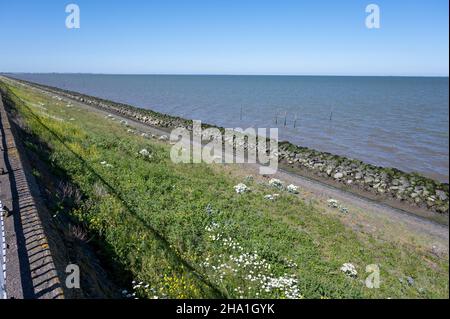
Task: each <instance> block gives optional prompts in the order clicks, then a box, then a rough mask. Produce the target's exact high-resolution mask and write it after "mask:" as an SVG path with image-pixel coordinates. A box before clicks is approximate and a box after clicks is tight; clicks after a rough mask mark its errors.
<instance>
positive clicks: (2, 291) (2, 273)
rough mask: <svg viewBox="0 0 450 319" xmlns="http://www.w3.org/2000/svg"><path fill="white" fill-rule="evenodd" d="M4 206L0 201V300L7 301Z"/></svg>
mask: <svg viewBox="0 0 450 319" xmlns="http://www.w3.org/2000/svg"><path fill="white" fill-rule="evenodd" d="M3 213H4V210H3V204H2V202H1V201H0V265H1V267H0V299H6V286H5V285H6V241H5V222H4V219H3Z"/></svg>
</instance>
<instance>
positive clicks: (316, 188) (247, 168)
mask: <svg viewBox="0 0 450 319" xmlns="http://www.w3.org/2000/svg"><path fill="white" fill-rule="evenodd" d="M8 80H10V79H8ZM28 87H30V88H31V89H33V90H35V91H38V92H41V93H42V92H43V93H45V94H47V95H51V96H54V95H58V94H57V93H55V92H49V91H45V90H43V89H41V88H36V87H33V86H28ZM60 97H61V98H62V99H63V100H65V101H70V102H71V103H72V105H74V106H77V107H80V108H83V109H86V110H88V111H91V112H96V113H99V114H102V115H104V116H106V115H108V114H110V112H107V111H104V110H101V109H98V108H95V107H92V106H89V105H87V104H84V103H80V102H78V101H75V100H71V99H68V98H66V97H63V96H61V95H60ZM113 115H114V117H115V118H116V119H119V120H122V119H123V120H126V121H127V122H128V125H129V126H131V127H132V128H134V129H136V130H138V131H139V132H142V133H144V132H145V133H148V134H155V135H168V131H167V130H162V129H160V128H156V127H152V126H150V125H147V124H143V123H141V122H138V121H136V120H133V119H130V118H126V117H123V116H121V115H118V114H113ZM233 166H234V168H233V169H234V170H236V169H238V167H240V168H244V169H243V170H242V169H240V168H239V169H240V172H238V173H237V174H252V175H254V176H255V177H256V178H262V177H261V176H259V174H258V168H259V166H258V165H257V164H244V165H242V164H239V165H233ZM271 177H274V178H278V179H280V180H282V181H284V182H285V183H287V184H290V183H292V184H294V185H297V186H299V187H300V194H299V196H301V197H303V198H304V199H305V200H309V201H311V202H314V203H315V204H316V205H317V206H318V208H319V209H321V210H323V211H324V212H326V213H329V214H335V215H336V216H337V217H338V218H340V219H341V220H342V222H343V223H344V224H346V225H347V226H349V227H351V228H352V229H354V230H356V231H360V232H367V233H371V234H373V235H374V236H376V237H379V238H380V239H382V240H390V241H396V242H402V243H405V244H407V245H414V246H415V247H417V248H419V249H424V250H427V251H430V252H432V253H433V254H435V255H438V256H442V257H446V256H448V251H449V228H448V226H446V225H442V224H439V223H437V222H434V221H431V220H428V219H426V218H423V217H420V216H416V215H414V214H411V213H408V212H406V211H402V210H400V209H396V208H393V207H391V206H388V205H386V204H383V203H378V202H376V201H373V200H371V199H368V198H365V197H362V196H359V195H356V194H353V193H350V192H346V191H344V190H341V189H339V188H336V187H333V186H330V185H327V184H324V183H322V182H320V181H316V180H312V179H310V178H307V177H304V176H300V175H297V174H293V173H290V172H287V171H284V170H282V169H279V170H278V172H277V174H275V175H274V176H271ZM331 198H333V199H336V200H338V201H339V202H340V204H341V205H343V206H345V207H347V208H348V210H349V213H348V214H342V213H340V212H339V211H338V210H336V209H332V208H329V207H328V205H327V200H328V199H331Z"/></svg>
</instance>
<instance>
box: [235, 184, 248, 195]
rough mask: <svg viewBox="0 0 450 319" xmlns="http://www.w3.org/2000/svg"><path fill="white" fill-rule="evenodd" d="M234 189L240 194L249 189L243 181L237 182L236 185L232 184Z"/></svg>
mask: <svg viewBox="0 0 450 319" xmlns="http://www.w3.org/2000/svg"><path fill="white" fill-rule="evenodd" d="M234 190H235V191H236V193H238V194H242V193H245V192H247V191H248V190H249V188H248V187H247V185H245V184H243V183H239V184H237V185H236V186H234Z"/></svg>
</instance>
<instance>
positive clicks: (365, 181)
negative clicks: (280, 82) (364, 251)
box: [3, 74, 449, 224]
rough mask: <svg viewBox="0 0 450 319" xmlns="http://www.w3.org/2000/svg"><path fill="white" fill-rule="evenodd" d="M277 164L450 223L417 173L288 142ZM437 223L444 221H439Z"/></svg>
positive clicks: (89, 99) (136, 111)
mask: <svg viewBox="0 0 450 319" xmlns="http://www.w3.org/2000/svg"><path fill="white" fill-rule="evenodd" d="M3 76H6V77H7V78H10V79H11V80H14V81H17V82H19V83H24V84H27V85H30V86H32V87H36V88H40V89H42V90H45V91H48V92H51V93H53V94H58V95H61V96H65V97H67V98H70V99H73V100H76V101H79V102H83V103H85V104H88V105H90V106H93V107H96V108H99V109H102V110H104V111H108V112H111V113H116V114H118V115H121V116H123V117H126V118H129V119H132V120H135V121H138V122H141V123H145V124H148V125H151V126H155V127H158V128H162V129H165V130H167V131H169V130H170V129H173V128H176V127H185V128H187V129H189V130H191V129H192V120H187V119H184V118H180V117H175V116H171V115H167V114H163V113H159V112H155V111H152V110H147V109H141V108H139V107H135V106H131V105H127V104H123V103H116V102H112V101H108V100H105V99H101V98H96V97H93V96H89V95H85V94H81V93H77V92H73V91H68V90H64V89H59V88H55V87H51V86H47V85H42V84H38V83H34V82H30V81H25V80H20V79H16V78H14V77H12V76H11V75H5V74H3ZM202 126H204V127H217V128H219V129H221V130H223V128H222V127H218V126H214V125H209V124H203V125H202ZM279 162H280V166H281V168H283V169H285V170H287V171H289V172H292V173H296V174H299V175H303V176H305V177H307V178H310V179H314V180H318V181H320V182H322V183H325V184H328V185H331V186H334V187H338V188H340V189H343V190H346V191H350V192H352V193H355V194H358V195H361V196H363V197H366V198H368V199H371V200H374V201H377V202H380V203H384V204H388V205H390V206H392V207H394V208H397V209H400V210H404V211H406V212H408V213H414V214H417V215H421V216H423V217H428V218H430V217H431V219H433V216H430V213H437V215H438V216H442V215H445V216H446V219H445V221H444V223H446V224H448V210H449V184H448V183H441V182H439V181H436V180H433V179H431V178H428V177H425V176H422V175H420V174H418V173H406V172H403V171H401V170H398V169H395V168H386V167H380V166H375V165H372V164H368V163H364V162H362V161H360V160H356V159H351V158H347V157H344V156H339V155H334V154H330V153H327V152H320V151H317V150H314V149H310V148H307V147H302V146H297V145H294V144H292V143H290V142H287V141H282V142H280V143H279ZM437 220H441V222H442V219H440V218H437Z"/></svg>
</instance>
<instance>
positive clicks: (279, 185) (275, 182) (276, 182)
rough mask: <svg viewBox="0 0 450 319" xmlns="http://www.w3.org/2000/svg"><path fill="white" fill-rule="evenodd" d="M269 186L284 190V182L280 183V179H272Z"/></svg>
mask: <svg viewBox="0 0 450 319" xmlns="http://www.w3.org/2000/svg"><path fill="white" fill-rule="evenodd" d="M269 185H270V186H272V187H276V188H278V189H282V188H283V182H282V181H280V180H279V179H276V178H272V179H271V180H270V181H269Z"/></svg>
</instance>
